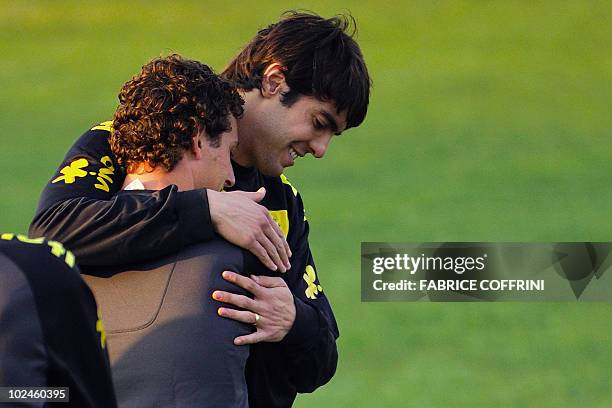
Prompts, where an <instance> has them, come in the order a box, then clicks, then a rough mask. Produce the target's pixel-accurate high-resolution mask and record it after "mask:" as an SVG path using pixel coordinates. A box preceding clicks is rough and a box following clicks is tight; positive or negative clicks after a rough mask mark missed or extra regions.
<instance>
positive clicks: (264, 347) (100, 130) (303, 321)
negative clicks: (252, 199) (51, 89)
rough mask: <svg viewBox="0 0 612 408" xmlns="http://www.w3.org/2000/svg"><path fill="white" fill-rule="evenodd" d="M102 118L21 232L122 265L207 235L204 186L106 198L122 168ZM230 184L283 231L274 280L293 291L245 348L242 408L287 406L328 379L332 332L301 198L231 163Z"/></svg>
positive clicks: (86, 258)
mask: <svg viewBox="0 0 612 408" xmlns="http://www.w3.org/2000/svg"><path fill="white" fill-rule="evenodd" d="M111 125H112V122H103V123H101V124H99V125H96V126H94V127H93V128H92V129H90V130H89V131H87V132H85V133H84V134H83V135H82V136H81V137H80V138H79V139H78V140H77V141H76V142H75V144H74V145H73V146H72V147H71V148H70V150H69V152H68V154H67V155H66V157H65V158H64V161H63V162H62V164H61V165H60V167H59V168H58V170H57V172H56V174H55V175H54V176H53V177H52V178H51V180H50V181H49V183H48V184H47V185H46V187H45V189H44V190H43V193H42V195H41V198H40V202H39V205H38V208H37V211H36V214H35V217H34V220H33V221H32V224H31V225H30V236H33V237H37V236H47V237H49V238H52V239H55V240H58V241H61V242H63V243H64V244H65V245H66V247H67V248H69V249H71V250H72V251H73V252H74V253H75V254H76V255H77V258H78V259H79V264H80V266H81V267H82V269H84V270H85V269H88V268H91V269H97V268H96V267H100V266H114V265H129V264H135V263H138V262H142V261H146V260H150V259H152V258H156V257H160V256H164V255H168V254H171V253H173V252H176V251H178V250H180V249H182V248H184V247H185V246H187V245H190V244H194V243H197V242H201V241H206V240H209V239H211V238H212V237H214V236H215V232H214V230H213V227H212V223H211V219H210V213H209V210H208V201H207V196H206V190H201V189H200V190H191V191H184V192H179V191H178V190H177V188H176V186H169V187H166V188H164V189H162V190H160V191H159V192H156V193H155V194H153V195H150V196H143V195H128V194H116V193H117V192H118V191H119V190H120V188H121V186H122V184H123V180H124V178H125V173H124V172H123V170H122V169H120V168H119V167H118V166H117V165H116V162H115V160H114V156H113V154H112V152H111V150H110V146H109V143H108V137H109V135H110V131H111ZM234 172H235V175H236V185H235V186H234V187H233V188H232V189H231V190H243V191H256V190H257V189H258V188H260V187H265V188H266V197H265V198H264V200H263V202H262V203H261V204H262V205H264V206H265V207H266V208H268V210H269V212H270V214H271V216H272V217H273V218H274V219H275V220H276V222H277V223H278V224H279V226H280V227H281V229H282V230H283V232H284V233H285V235H286V237H287V242H288V243H289V246H290V247H291V251H292V253H293V255H292V257H291V259H290V262H291V266H292V268H291V270H290V271H288V272H287V273H286V274H280V273H278V274H275V273H272V272H270V275H272V276H281V277H282V278H283V279H285V281H286V282H287V285H288V286H289V288H290V289H291V292H292V293H293V295H294V302H295V307H296V320H295V323H294V325H293V327H292V328H291V330H290V331H289V333H288V334H287V336H286V337H285V338H284V339H283V340H282V341H281V342H279V343H259V344H256V345H254V346H253V347H252V348H251V353H250V356H249V360H248V362H247V368H246V378H247V385H248V391H249V403H250V406H251V407H265V408H270V407H288V406H291V405H292V403H293V401H294V399H295V397H296V394H297V393H298V392H312V391H313V390H315V389H316V388H317V387H319V386H321V385H323V384H325V383H327V382H328V381H329V380H330V379H331V377H332V376H333V375H334V373H335V370H336V365H337V360H338V353H337V348H336V339H337V338H338V335H339V333H338V328H337V325H336V321H335V318H334V315H333V312H332V310H331V306H330V304H329V302H328V300H327V297H326V296H325V292H324V290H323V288H322V287H321V283H320V281H319V278H318V275H317V271H316V266H315V263H314V260H313V257H312V253H311V252H310V247H309V244H308V232H309V227H308V221H307V220H306V216H305V213H304V206H303V203H302V199H301V197H300V195H299V193H298V192H297V190H296V189H295V188H294V187H293V186H292V185H291V184H290V182H289V181H288V180H287V179H286V177H284V176H283V175H281V176H280V177H267V176H264V175H262V174H260V173H259V172H258V171H257V170H256V169H254V168H243V167H241V166H238V165H237V164H235V163H234Z"/></svg>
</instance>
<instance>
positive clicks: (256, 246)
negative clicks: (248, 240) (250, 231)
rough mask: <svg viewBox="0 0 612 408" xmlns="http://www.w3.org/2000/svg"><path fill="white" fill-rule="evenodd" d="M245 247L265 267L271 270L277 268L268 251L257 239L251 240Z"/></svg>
mask: <svg viewBox="0 0 612 408" xmlns="http://www.w3.org/2000/svg"><path fill="white" fill-rule="evenodd" d="M247 249H248V250H249V251H251V252H252V253H253V254H254V255H255V256H256V257H257V258H258V259H259V261H260V262H261V263H262V264H264V265H266V268H268V269H270V270H271V271H276V270H278V266H276V264H275V263H274V261H272V258H270V255H269V254H268V251H267V250H266V248H264V247H263V245H261V244H260V243H259V241H253V242H252V244H251V245H250V246H248V247H247Z"/></svg>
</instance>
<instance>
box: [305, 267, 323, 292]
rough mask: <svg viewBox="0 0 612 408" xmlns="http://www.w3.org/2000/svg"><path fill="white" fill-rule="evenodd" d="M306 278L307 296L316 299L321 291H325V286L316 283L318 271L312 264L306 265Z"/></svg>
mask: <svg viewBox="0 0 612 408" xmlns="http://www.w3.org/2000/svg"><path fill="white" fill-rule="evenodd" d="M304 280H305V281H306V285H307V286H308V287H307V288H306V297H307V298H308V299H316V298H317V295H318V294H319V293H320V292H323V288H322V287H321V285H318V284H316V283H315V281H316V280H317V273H316V272H315V270H314V268H313V267H312V266H311V265H308V266H307V267H306V272H305V273H304Z"/></svg>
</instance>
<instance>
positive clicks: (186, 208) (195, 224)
mask: <svg viewBox="0 0 612 408" xmlns="http://www.w3.org/2000/svg"><path fill="white" fill-rule="evenodd" d="M176 211H177V213H178V222H179V230H180V231H183V232H184V234H183V239H182V241H183V246H186V245H191V244H195V243H197V242H201V241H208V240H209V239H212V238H213V236H214V234H215V233H214V230H213V226H212V221H211V219H210V210H209V209H208V195H207V194H206V190H205V189H198V190H189V191H182V192H180V193H179V200H178V207H177V209H176Z"/></svg>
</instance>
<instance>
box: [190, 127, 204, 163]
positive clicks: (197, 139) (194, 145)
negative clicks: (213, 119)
mask: <svg viewBox="0 0 612 408" xmlns="http://www.w3.org/2000/svg"><path fill="white" fill-rule="evenodd" d="M203 138H204V135H203V134H202V132H195V133H194V134H193V136H192V138H191V152H192V153H193V155H194V156H195V158H196V159H198V160H199V159H201V158H202V151H203V149H204V146H203V145H204V140H203Z"/></svg>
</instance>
